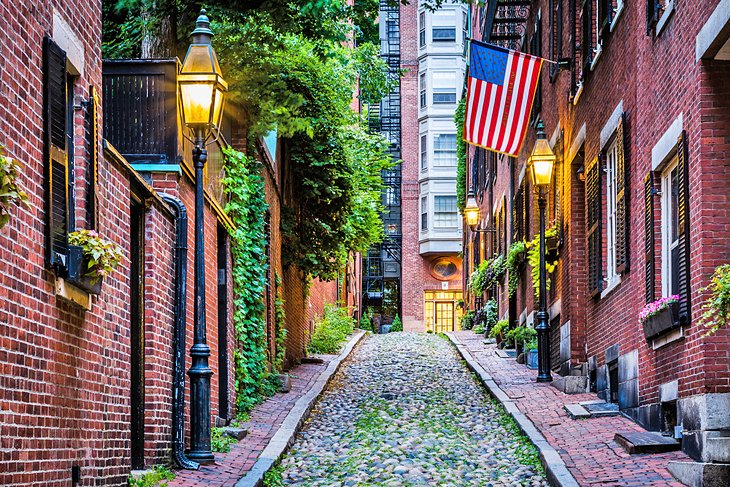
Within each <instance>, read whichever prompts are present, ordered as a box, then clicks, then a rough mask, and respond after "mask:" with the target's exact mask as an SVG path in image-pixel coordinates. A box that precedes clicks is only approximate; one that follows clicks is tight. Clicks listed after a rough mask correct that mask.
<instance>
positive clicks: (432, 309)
mask: <svg viewBox="0 0 730 487" xmlns="http://www.w3.org/2000/svg"><path fill="white" fill-rule="evenodd" d="M424 298H425V302H424V318H425V322H426V331H432V332H434V333H444V332H447V331H457V330H461V316H462V314H463V310H462V309H461V306H459V301H461V291H425V295H424Z"/></svg>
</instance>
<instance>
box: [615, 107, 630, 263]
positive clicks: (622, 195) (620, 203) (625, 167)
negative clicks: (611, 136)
mask: <svg viewBox="0 0 730 487" xmlns="http://www.w3.org/2000/svg"><path fill="white" fill-rule="evenodd" d="M626 130H627V127H626V115H625V114H622V115H621V119H620V120H619V122H618V128H617V129H616V272H618V273H619V274H623V273H625V272H626V271H628V270H629V253H630V252H629V226H630V225H629V194H630V192H631V191H630V187H631V182H630V180H629V164H628V163H627V161H626V148H627V147H628V144H627V138H626Z"/></svg>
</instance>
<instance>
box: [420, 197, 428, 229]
mask: <svg viewBox="0 0 730 487" xmlns="http://www.w3.org/2000/svg"><path fill="white" fill-rule="evenodd" d="M426 230H428V196H421V231H422V232H425V231H426Z"/></svg>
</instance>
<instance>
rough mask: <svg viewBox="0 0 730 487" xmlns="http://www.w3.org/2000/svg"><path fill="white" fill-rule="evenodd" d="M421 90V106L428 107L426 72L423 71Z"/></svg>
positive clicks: (420, 77)
mask: <svg viewBox="0 0 730 487" xmlns="http://www.w3.org/2000/svg"><path fill="white" fill-rule="evenodd" d="M419 79H420V85H421V92H420V106H421V108H426V73H421V75H420V76H419Z"/></svg>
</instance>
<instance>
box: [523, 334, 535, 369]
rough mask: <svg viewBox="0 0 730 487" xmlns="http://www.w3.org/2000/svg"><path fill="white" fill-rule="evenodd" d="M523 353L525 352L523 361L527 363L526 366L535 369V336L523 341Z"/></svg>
mask: <svg viewBox="0 0 730 487" xmlns="http://www.w3.org/2000/svg"><path fill="white" fill-rule="evenodd" d="M525 351H526V352H525V353H526V354H527V359H526V360H525V363H526V364H527V367H528V368H530V369H537V337H536V336H535V337H532V338H531V339H530V341H528V342H527V343H525Z"/></svg>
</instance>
